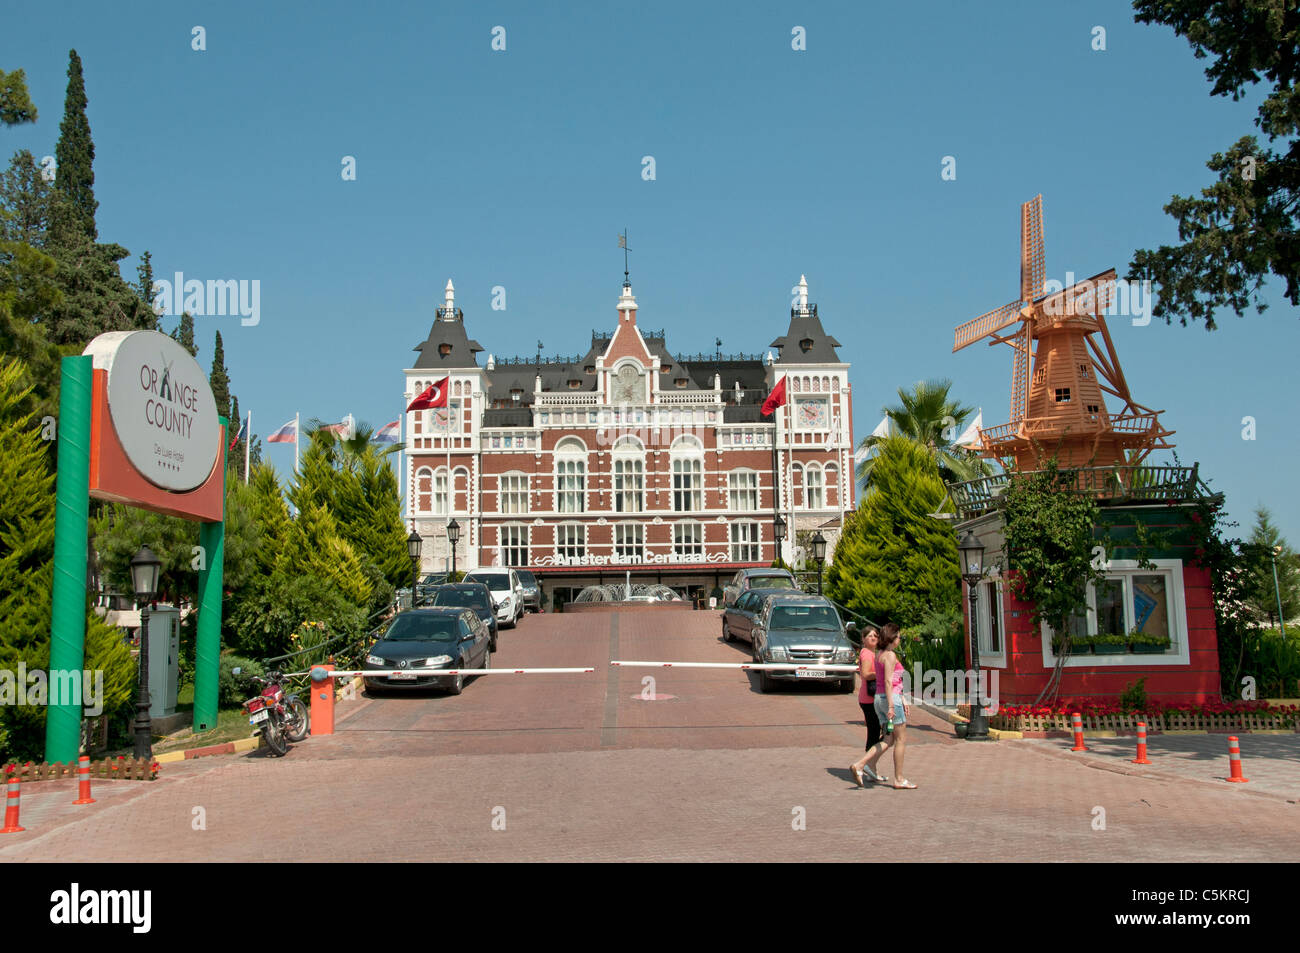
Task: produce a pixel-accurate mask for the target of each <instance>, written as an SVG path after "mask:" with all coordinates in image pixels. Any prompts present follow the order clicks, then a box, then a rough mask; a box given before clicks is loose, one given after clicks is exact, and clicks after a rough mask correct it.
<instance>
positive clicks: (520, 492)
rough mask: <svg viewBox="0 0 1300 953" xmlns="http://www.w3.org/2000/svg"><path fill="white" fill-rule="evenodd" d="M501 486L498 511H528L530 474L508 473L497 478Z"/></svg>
mask: <svg viewBox="0 0 1300 953" xmlns="http://www.w3.org/2000/svg"><path fill="white" fill-rule="evenodd" d="M497 486H498V487H499V491H498V495H499V499H498V502H497V511H498V512H500V513H527V512H528V475H527V474H526V473H506V474H503V475H502V476H500V477H498V479H497Z"/></svg>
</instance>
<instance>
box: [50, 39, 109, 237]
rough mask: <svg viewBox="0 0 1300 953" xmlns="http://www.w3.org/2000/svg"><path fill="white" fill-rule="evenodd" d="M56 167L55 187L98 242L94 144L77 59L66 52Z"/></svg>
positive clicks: (82, 79)
mask: <svg viewBox="0 0 1300 953" xmlns="http://www.w3.org/2000/svg"><path fill="white" fill-rule="evenodd" d="M54 159H55V161H56V162H57V163H58V168H57V171H56V173H55V184H56V185H57V186H58V188H59V189H60V190H61V191H62V192H63V194H64V195H66V196H67V197H68V199H69V200H70V201H71V202H72V206H73V208H74V209H75V210H76V212H77V214H78V217H79V218H80V222H81V227H82V228H83V229H84V231H85V234H86V237H87V238H89V239H90V240H91V241H94V240H95V239H96V238H98V231H97V229H96V228H95V210H96V209H97V208H98V207H99V203H98V202H97V201H95V168H94V165H95V143H94V142H93V141H92V140H91V138H90V120H89V119H87V118H86V83H85V79H84V77H83V76H82V72H81V57H79V56H78V55H77V51H76V50H69V51H68V92H67V96H66V98H65V99H64V102H63V122H61V123H60V124H59V142H58V144H57V145H56V146H55V147H54Z"/></svg>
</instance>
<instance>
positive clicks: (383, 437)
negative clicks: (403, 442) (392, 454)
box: [370, 420, 402, 443]
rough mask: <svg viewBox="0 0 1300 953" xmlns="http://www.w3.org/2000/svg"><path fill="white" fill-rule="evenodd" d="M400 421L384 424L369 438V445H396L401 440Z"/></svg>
mask: <svg viewBox="0 0 1300 953" xmlns="http://www.w3.org/2000/svg"><path fill="white" fill-rule="evenodd" d="M401 425H402V422H401V420H394V421H393V422H392V423H391V424H384V425H383V426H382V427H380V428H379V429H378V430H376V431H375V435H374V436H373V437H371V438H370V442H371V443H397V441H398V440H400V439H401V434H400V429H401Z"/></svg>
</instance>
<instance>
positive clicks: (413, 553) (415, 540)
mask: <svg viewBox="0 0 1300 953" xmlns="http://www.w3.org/2000/svg"><path fill="white" fill-rule="evenodd" d="M423 543H424V540H423V539H421V538H420V534H419V533H417V532H416V531H415V528H414V527H412V528H411V535H410V536H408V537H406V551H407V553H408V554H409V555H410V557H411V608H412V609H414V608H415V593H416V590H417V589H418V588H419V586H420V546H421V545H422V544H423Z"/></svg>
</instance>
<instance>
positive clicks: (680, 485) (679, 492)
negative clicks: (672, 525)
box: [673, 457, 704, 513]
mask: <svg viewBox="0 0 1300 953" xmlns="http://www.w3.org/2000/svg"><path fill="white" fill-rule="evenodd" d="M703 497H704V461H703V460H698V459H691V458H683V457H679V458H677V459H675V460H673V509H674V510H676V511H677V512H679V513H690V512H693V511H695V510H700V509H703V508H704V502H703Z"/></svg>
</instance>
